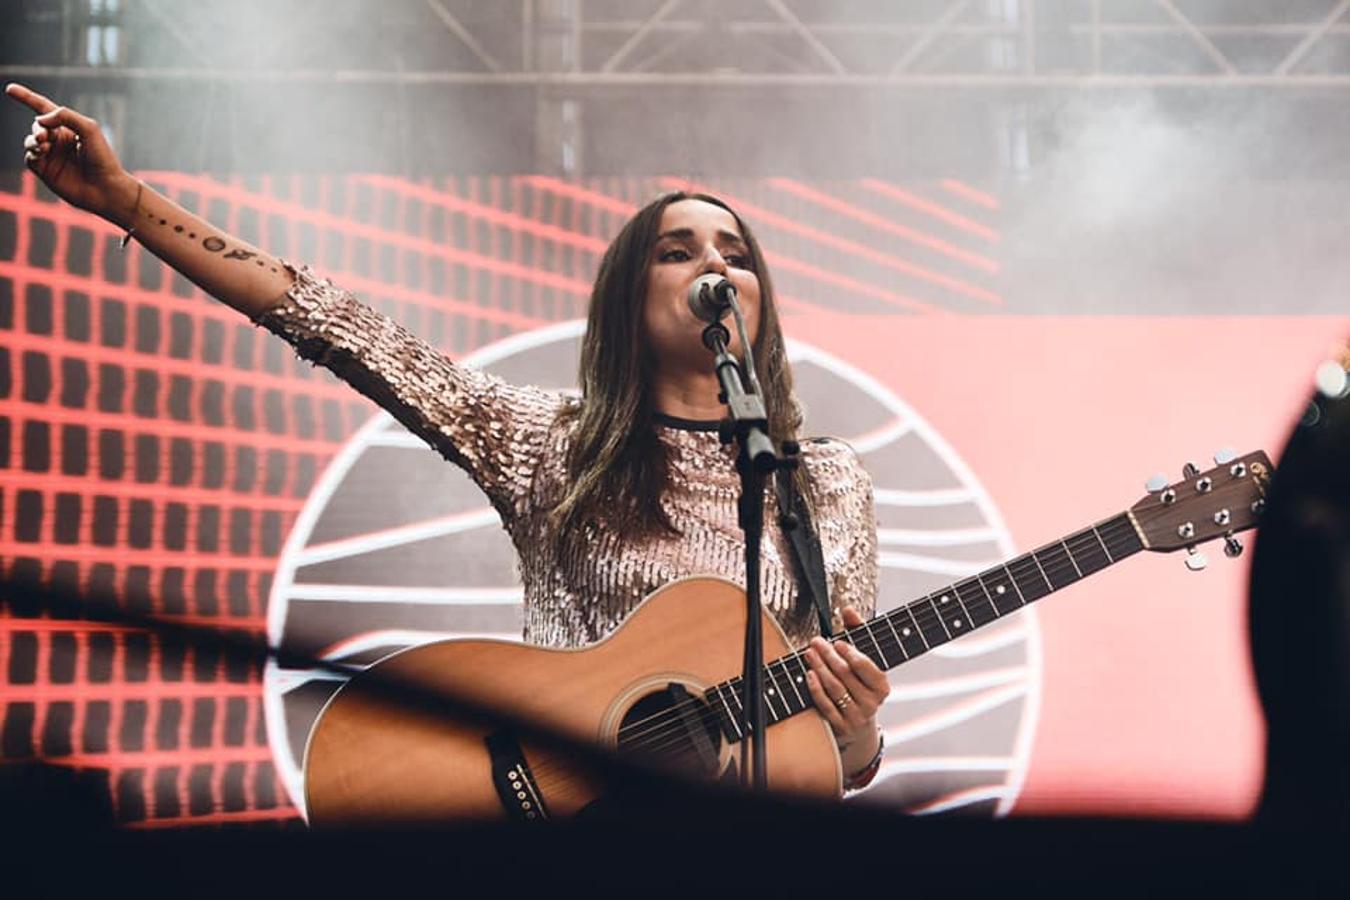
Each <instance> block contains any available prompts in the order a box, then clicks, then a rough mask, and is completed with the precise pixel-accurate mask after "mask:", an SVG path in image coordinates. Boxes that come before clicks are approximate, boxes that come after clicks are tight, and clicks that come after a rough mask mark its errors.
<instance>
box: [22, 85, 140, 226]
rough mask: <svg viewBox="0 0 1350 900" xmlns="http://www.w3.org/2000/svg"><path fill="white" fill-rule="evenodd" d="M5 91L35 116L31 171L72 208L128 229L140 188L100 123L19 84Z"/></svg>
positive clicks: (27, 144)
mask: <svg viewBox="0 0 1350 900" xmlns="http://www.w3.org/2000/svg"><path fill="white" fill-rule="evenodd" d="M5 93H6V94H7V95H8V96H10V97H12V98H13V99H15V100H17V101H18V102H19V103H22V104H23V105H24V106H27V107H28V108H29V109H31V110H32V111H33V112H34V113H36V114H37V117H36V118H35V119H34V120H33V128H32V131H31V133H30V134H29V135H28V137H27V138H25V139H24V142H23V149H24V154H23V161H24V163H25V164H26V165H27V166H28V169H29V171H31V172H32V173H33V174H34V175H36V176H37V177H38V178H40V179H42V183H43V184H45V185H47V187H49V188H51V190H52V193H54V194H56V195H57V196H58V197H60V198H61V199H62V200H65V201H66V202H67V203H69V204H70V205H72V206H77V207H79V208H80V209H85V210H88V211H89V212H92V213H95V214H96V215H100V216H102V217H103V218H105V219H108V220H109V221H111V222H113V223H115V224H117V225H120V226H125V225H126V223H127V222H128V221H130V219H131V217H132V214H133V213H134V208H135V204H136V191H137V188H138V187H139V184H138V182H137V181H136V179H135V178H133V177H132V176H131V175H130V174H129V173H128V172H127V171H126V170H125V169H123V168H122V163H121V162H120V161H119V160H118V159H117V154H116V153H114V152H113V149H112V147H111V146H109V144H108V140H107V138H105V137H104V136H103V131H102V130H101V129H100V128H99V126H98V123H97V122H95V121H94V120H93V119H91V118H89V117H88V116H82V115H80V114H79V113H77V112H76V111H75V110H73V109H68V108H67V107H64V106H58V105H56V104H55V103H53V102H52V101H51V100H49V99H47V98H46V97H44V96H42V95H41V94H39V93H37V92H36V91H33V90H30V89H29V88H26V87H24V86H23V85H21V84H9V85H6V86H5Z"/></svg>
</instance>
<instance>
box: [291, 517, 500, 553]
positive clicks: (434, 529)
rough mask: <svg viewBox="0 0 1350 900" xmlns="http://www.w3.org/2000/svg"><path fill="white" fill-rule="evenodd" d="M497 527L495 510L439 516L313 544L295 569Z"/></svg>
mask: <svg viewBox="0 0 1350 900" xmlns="http://www.w3.org/2000/svg"><path fill="white" fill-rule="evenodd" d="M498 524H501V518H500V517H499V516H498V515H497V512H496V511H495V510H494V509H492V507H490V506H485V507H483V508H482V509H473V510H469V511H468V512H462V513H455V514H454V515H450V516H440V517H438V518H435V519H427V520H426V521H423V522H414V523H413V524H411V525H400V526H398V527H397V528H386V529H383V530H381V531H368V532H366V533H365V534H359V535H356V536H354V537H349V538H342V539H341V540H336V541H328V542H327V543H323V544H310V545H309V546H308V547H307V548H305V551H304V552H303V553H300V554H298V555H297V562H296V564H295V565H296V568H300V567H301V566H309V565H313V564H315V563H321V562H330V561H331V560H335V559H346V558H348V557H351V556H360V555H361V554H362V553H373V552H374V551H376V550H386V549H388V548H390V547H401V546H403V545H405V544H415V543H417V542H418V541H426V540H430V539H432V538H438V537H444V536H446V535H448V534H459V533H460V532H464V531H472V530H473V529H475V528H482V527H484V526H485V525H498Z"/></svg>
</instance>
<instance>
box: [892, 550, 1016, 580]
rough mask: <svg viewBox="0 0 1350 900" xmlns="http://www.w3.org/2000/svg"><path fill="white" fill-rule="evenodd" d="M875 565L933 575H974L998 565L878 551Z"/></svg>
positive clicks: (995, 562)
mask: <svg viewBox="0 0 1350 900" xmlns="http://www.w3.org/2000/svg"><path fill="white" fill-rule="evenodd" d="M877 565H879V566H881V567H882V568H883V569H910V570H912V571H915V572H931V573H933V574H935V575H974V574H976V573H977V572H981V571H983V570H985V569H988V568H990V567H991V566H996V565H998V561H997V560H974V561H971V560H964V559H944V558H943V557H941V556H920V555H919V554H917V553H890V552H887V551H880V552H878V553H877Z"/></svg>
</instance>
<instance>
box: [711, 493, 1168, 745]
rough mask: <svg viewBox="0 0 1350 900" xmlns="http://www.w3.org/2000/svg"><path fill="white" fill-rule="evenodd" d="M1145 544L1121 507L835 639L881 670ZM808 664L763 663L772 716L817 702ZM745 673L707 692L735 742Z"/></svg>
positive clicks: (795, 657) (799, 658) (792, 657)
mask: <svg viewBox="0 0 1350 900" xmlns="http://www.w3.org/2000/svg"><path fill="white" fill-rule="evenodd" d="M1143 549H1144V545H1143V543H1142V542H1141V541H1140V539H1139V534H1138V532H1137V531H1136V530H1135V527H1134V524H1133V523H1132V522H1131V520H1130V516H1129V514H1128V513H1121V514H1120V515H1118V516H1116V517H1114V518H1111V519H1107V520H1106V521H1104V522H1100V523H1098V524H1097V525H1094V526H1092V527H1090V528H1085V529H1083V530H1082V531H1079V532H1077V533H1075V534H1071V535H1069V536H1068V537H1066V538H1064V539H1063V540H1060V541H1056V542H1055V543H1053V544H1047V545H1046V546H1044V547H1040V548H1039V549H1036V550H1033V551H1031V552H1030V553H1025V554H1023V555H1022V556H1019V557H1017V558H1015V559H1012V560H1009V561H1008V562H1006V563H1003V564H1002V565H998V566H995V567H994V568H992V569H987V570H985V571H983V572H981V573H979V574H978V575H973V576H971V577H969V578H967V579H965V580H964V581H958V582H956V583H955V584H952V585H948V586H947V587H945V588H942V589H941V590H938V591H934V592H933V593H931V594H928V595H926V596H924V597H920V598H919V599H918V600H913V601H911V602H909V603H906V604H904V605H902V606H900V607H897V608H896V609H893V610H891V611H890V612H888V613H886V614H884V615H881V616H878V617H876V618H875V619H872V620H871V621H868V622H866V623H864V624H862V625H859V626H857V627H856V628H852V629H849V630H848V631H845V632H844V633H843V634H840V635H838V638H837V639H838V640H843V641H848V642H849V643H850V644H852V645H853V646H854V647H857V648H858V649H859V650H861V651H862V652H863V653H865V654H866V655H867V656H868V658H870V659H871V660H872V661H873V662H874V663H876V664H877V665H878V666H879V667H881V668H882V669H883V670H886V669H892V668H895V667H896V666H898V665H900V664H901V663H904V662H908V661H909V660H911V659H914V658H915V657H916V656H922V655H923V654H924V653H927V652H928V651H929V650H932V649H933V648H934V647H937V646H940V645H942V644H945V643H947V642H948V641H950V640H953V639H955V638H958V637H960V636H961V635H963V634H966V633H967V632H970V631H974V630H975V629H977V628H980V627H982V626H984V625H988V624H989V623H990V622H993V621H996V620H997V619H1000V618H1002V617H1003V616H1006V615H1008V614H1009V613H1013V612H1016V611H1017V610H1019V609H1021V608H1022V607H1023V606H1026V605H1027V604H1028V603H1031V602H1033V601H1036V600H1039V599H1041V598H1042V597H1044V596H1046V595H1048V594H1052V593H1054V592H1055V591H1058V590H1060V589H1061V588H1065V587H1068V586H1069V585H1071V584H1073V583H1074V582H1076V581H1080V580H1081V579H1083V578H1086V577H1087V576H1089V575H1091V574H1093V573H1094V572H1099V571H1101V570H1102V569H1105V568H1106V567H1107V566H1109V565H1111V564H1113V563H1117V562H1119V561H1120V560H1122V559H1124V558H1126V557H1127V556H1132V555H1133V554H1135V553H1138V552H1139V551H1141V550H1143ZM808 668H810V666H809V664H808V663H807V661H806V657H805V655H804V651H797V652H796V653H792V654H789V655H787V656H784V657H780V658H779V659H776V660H774V661H773V662H771V663H769V664H768V665H767V666H766V667H765V669H764V706H765V715H766V719H767V721H768V724H770V725H773V724H775V723H778V722H781V721H783V720H784V719H786V718H788V717H790V716H794V715H796V714H797V713H799V712H802V711H803V710H805V709H808V708H810V707H811V706H812V705H813V701H812V700H811V693H810V691H809V689H808V688H807V684H806V671H807V669H808ZM741 681H742V679H741V678H739V677H737V678H733V679H731V680H729V681H724V682H722V683H721V684H718V685H715V686H714V687H712V688H710V689H709V690H708V691H707V693H706V695H705V696H706V698H707V699H708V701H709V705H710V706H711V707H712V709H713V710H714V712H715V713H716V715H717V718H718V720H719V722H718V724H719V726H720V727H721V731H722V733H723V734H724V735H725V736H726V738H727V739H728V740H729V741H732V742H736V741H739V740H740V739H741V738H742V737H743V736H744V725H743V719H744V716H743V706H742V703H741V696H742V693H741V690H742V689H741Z"/></svg>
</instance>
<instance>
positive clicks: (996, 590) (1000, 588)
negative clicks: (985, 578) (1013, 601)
mask: <svg viewBox="0 0 1350 900" xmlns="http://www.w3.org/2000/svg"><path fill="white" fill-rule="evenodd" d="M994 593H995V594H1006V593H1008V589H1007V588H1005V587H1004V586H1003V585H1001V584H1000V585H999V586H998V587H996V588H994Z"/></svg>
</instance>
